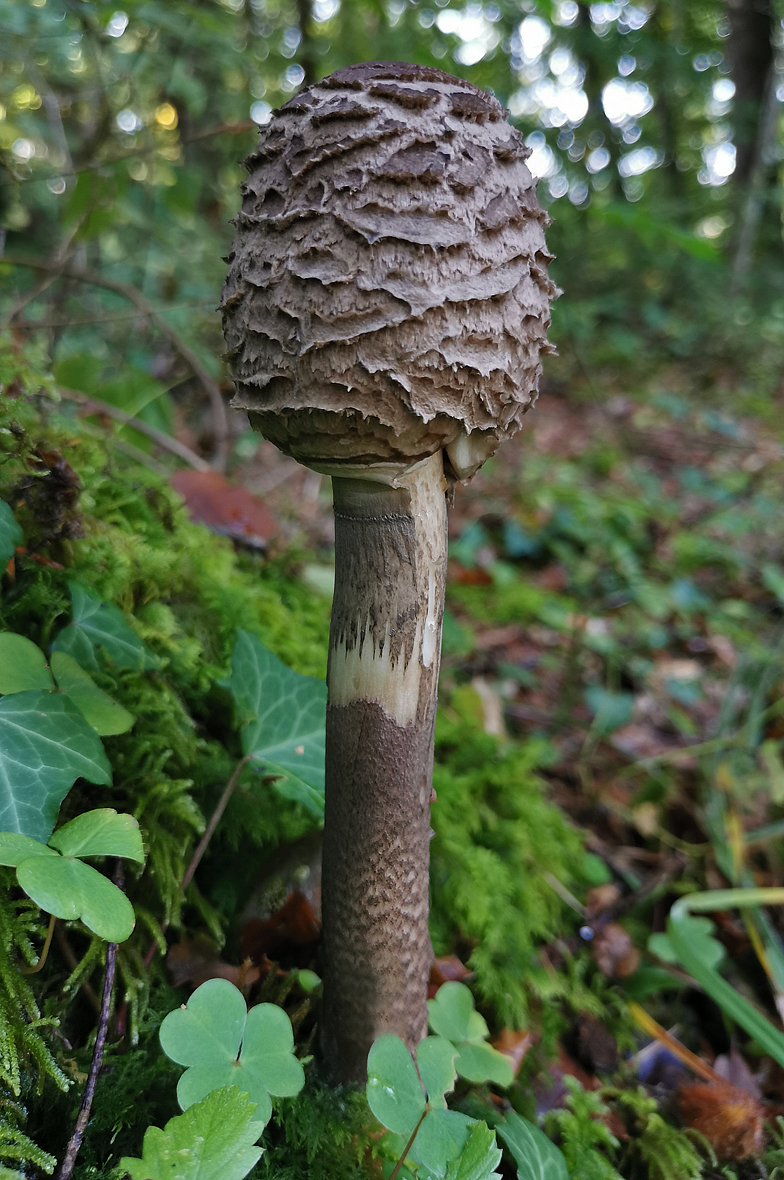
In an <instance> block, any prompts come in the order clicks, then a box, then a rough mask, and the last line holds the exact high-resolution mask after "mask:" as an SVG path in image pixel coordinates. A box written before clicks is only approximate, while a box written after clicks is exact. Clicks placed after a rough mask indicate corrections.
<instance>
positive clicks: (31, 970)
mask: <svg viewBox="0 0 784 1180" xmlns="http://www.w3.org/2000/svg"><path fill="white" fill-rule="evenodd" d="M56 921H57V918H55V916H54V914H52V915H51V917H50V918H49V925H48V926H47V928H46V938H45V939H44V945H43V947H42V948H41V953H40V955H39V956H38V962H37V963H33V965H32V967H23V968H22V975H37V974H38V972H39V971H40V970H41V968H42V967H43V965H44V963H45V962H46V960H47V957H48V955H49V947H50V946H51V945H52V935H53V934H54V927H55V922H56Z"/></svg>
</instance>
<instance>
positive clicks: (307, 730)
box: [228, 631, 327, 816]
mask: <svg viewBox="0 0 784 1180" xmlns="http://www.w3.org/2000/svg"><path fill="white" fill-rule="evenodd" d="M228 687H229V690H230V691H231V694H232V696H233V697H234V700H235V701H236V703H237V706H238V708H239V710H240V713H241V714H242V715H243V721H244V725H243V729H242V749H243V752H244V753H245V754H250V756H251V758H252V759H253V761H254V762H256V763H258V764H259V765H261V766H263V767H264V769H265V770H266V771H268V772H269V771H273V772H274V771H279V772H280V773H281V774H282V775H283V776H284V777H285V778H286V779H287V780H288V782H287V783H282V784H280V785H279V786H278V787H277V790H278V791H279V793H281V794H283V795H285V796H287V797H288V798H296V799H297V800H298V801H299V802H301V803H303V804H304V806H305V807H307V808H308V810H309V811H311V812H313V813H314V814H316V815H318V816H321V815H323V813H324V728H325V720H326V707H327V686H326V684H325V683H324V682H323V681H322V680H317V679H316V678H315V677H313V676H301V675H300V674H299V673H298V672H293V671H292V670H291V668H287V667H286V665H285V664H283V663H281V661H280V660H279V659H278V658H277V656H274V655H273V654H272V652H271V651H268V650H267V648H266V647H265V646H264V644H263V643H261V642H260V641H259V640H258V639H256V637H255V636H254V635H249V634H248V632H247V631H238V632H237V642H236V643H235V645H234V652H233V654H232V658H231V676H230V678H229V681H228Z"/></svg>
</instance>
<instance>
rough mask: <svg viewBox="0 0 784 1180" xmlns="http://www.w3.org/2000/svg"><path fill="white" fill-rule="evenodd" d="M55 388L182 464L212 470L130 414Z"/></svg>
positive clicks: (71, 399) (188, 451)
mask: <svg viewBox="0 0 784 1180" xmlns="http://www.w3.org/2000/svg"><path fill="white" fill-rule="evenodd" d="M57 388H58V389H59V391H60V393H62V394H63V395H64V396H65V397H67V398H68V399H69V400H70V401H75V402H78V403H79V404H80V405H82V406H84V407H85V409H87V410H89V411H90V412H91V413H94V414H105V415H106V417H107V418H114V420H115V421H116V422H122V424H123V426H132V427H133V429H134V430H138V431H139V433H140V434H146V435H147V438H151V439H152V441H153V442H154V443H157V444H158V446H159V447H163V448H164V449H165V450H167V451H171V453H172V454H173V455H177V457H178V458H180V459H182V460H183V462H184V463H188V464H189V465H190V466H191V467H195V469H196V470H197V471H211V470H212V468H211V467H210V465H209V463H208V462H207V461H206V459H202V457H201V455H197V454H196V452H195V451H192V450H191V449H190V447H186V446H185V443H181V442H180V441H179V439H176V438H173V437H172V435H170V434H165V433H164V431H162V430H158V429H157V427H155V426H148V424H147V423H146V422H142V421H141V419H140V418H134V417H133V415H132V414H126V412H125V410H120V409H118V407H117V406H112V405H110V404H109V403H108V402H104V401H100V400H99V399H98V398H97V397H87V395H86V394H84V393H79V392H78V391H77V390H75V389H65V388H64V387H63V386H62V385H58V387H57Z"/></svg>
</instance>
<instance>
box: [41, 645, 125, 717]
mask: <svg viewBox="0 0 784 1180" xmlns="http://www.w3.org/2000/svg"><path fill="white" fill-rule="evenodd" d="M51 662H52V672H53V674H54V677H55V679H56V681H57V687H58V688H59V689H60V692H62V693H64V694H65V695H66V696H67V697H70V698H71V700H72V701H73V702H74V704H75V705H76V706H77V708H78V709H79V710H80V711H81V712H82V713H83V714H84V719H85V721H86V722H87V724H88V725H91V726H92V727H93V729H94V730H95V732H96V733H98V734H100V735H101V737H109V736H110V735H112V734H117V733H126V732H127V731H128V730H129V729H130V728H131V726H132V725H133V723H134V721H135V720H136V718H135V717H134V715H133V713H129V712H128V710H127V709H124V708H123V706H122V705H121V704H120V703H119V702H118V701H115V700H114V699H113V698H112V697H110V696H109V694H108V692H104V691H103V689H102V688H99V687H98V685H97V684H96V683H95V681H94V680H93V678H92V676H91V675H90V673H89V672H86V671H85V670H84V668H82V666H81V665H80V664H79V663H77V661H76V660H75V659H74V657H73V656H72V655H69V654H68V652H65V651H53V652H52V661H51Z"/></svg>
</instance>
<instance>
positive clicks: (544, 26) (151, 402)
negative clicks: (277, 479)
mask: <svg viewBox="0 0 784 1180" xmlns="http://www.w3.org/2000/svg"><path fill="white" fill-rule="evenodd" d="M116 2H117V3H121V2H122V3H123V7H122V9H120V8H117V9H115V8H114V6H113V4H111V3H105V2H103V0H29V3H23V4H20V3H16V2H14V0H0V233H2V235H3V238H4V240H5V246H4V257H5V258H6V259H7V260H8V262H7V263H0V265H2V267H3V277H4V283H3V290H4V293H3V295H2V296H0V321H1V320H4V321H5V322H6V323H8V322H12V323H13V325H14V327H15V330H16V331H17V332H18V333H21V334H23V335H24V336H25V338H31V339H36V340H38V341H39V342H41V343H42V344H43V345H44V346H45V348H46V349H47V350H48V352H49V354H50V356H51V358H52V361H53V362H54V363H55V365H56V366H57V367H58V372H60V367H61V366H62V374H63V375H62V376H61V382H62V384H66V381H65V376H66V375H67V377H68V381H70V382H71V384H72V386H75V387H77V388H79V389H81V390H83V391H84V392H87V393H89V394H90V395H91V396H93V397H99V396H100V397H102V398H103V399H104V400H109V401H113V402H114V403H115V404H116V405H119V406H120V407H121V408H123V409H125V410H126V411H129V412H133V413H134V414H136V415H139V416H141V417H142V418H144V419H145V420H147V421H148V422H149V423H150V424H151V425H156V426H158V427H160V428H162V429H169V428H171V426H172V422H173V415H174V414H175V413H180V414H182V413H183V412H184V409H183V407H185V405H186V403H187V405H188V406H189V407H190V409H189V410H188V413H189V415H190V425H191V427H192V430H193V432H194V435H195V439H194V441H195V444H196V445H197V446H199V447H201V449H202V451H203V452H204V453H205V454H209V455H211V456H212V457H213V458H214V459H215V460H216V461H217V462H218V464H219V465H220V464H222V463H223V462H224V461H225V458H226V454H227V446H228V443H227V440H226V438H225V431H226V424H225V420H223V419H222V417H221V412H220V401H221V389H220V388H219V385H220V382H221V381H222V380H223V373H222V368H221V364H220V362H219V360H218V357H219V355H220V351H221V348H222V343H221V339H220V332H219V325H218V319H217V315H216V313H215V310H214V309H215V305H216V303H217V298H218V293H219V290H220V286H221V282H222V278H223V272H224V264H223V263H222V262H221V256H222V255H223V254H225V253H226V250H227V248H228V246H229V242H230V234H231V231H230V226H229V222H230V219H231V217H232V216H233V214H234V212H235V211H236V209H237V206H238V201H239V184H240V180H241V176H242V173H241V169H240V167H239V164H238V161H239V160H240V159H241V158H242V157H243V156H244V155H245V154H246V153H247V151H248V150H249V149H250V148H251V146H252V145H253V143H254V141H255V135H256V131H255V129H256V126H263V125H264V123H265V122H266V120H267V119H268V117H269V113H270V110H271V109H272V107H273V106H275V105H278V104H279V103H281V102H283V101H285V100H286V98H288V97H289V96H290V95H291V94H292V93H293V92H294V91H295V90H296V89H297V88H298V87H299V86H300V85H301V84H303V83H304V82H306V81H307V80H308V79H310V78H313V77H317V76H322V75H323V74H325V73H328V72H330V71H331V70H333V69H336V68H337V67H339V66H341V65H346V64H349V63H350V62H352V61H358V60H369V59H373V58H381V59H383V58H389V59H400V58H404V59H406V58H407V59H410V60H415V61H419V62H423V63H426V64H431V65H436V66H440V67H441V68H444V69H446V70H448V71H450V72H453V73H457V74H460V75H463V76H466V77H469V78H470V79H471V80H472V81H474V82H476V83H477V84H479V85H482V86H487V87H490V88H491V89H493V90H494V92H495V93H496V94H497V95H498V96H499V97H500V98H501V99H502V101H504V102H505V103H506V104H507V105H508V106H509V107H510V109H511V112H512V116H513V118H514V119H515V120H516V121H517V123H518V125H519V126H520V128H521V129H522V131H523V133H524V135H525V137H526V139H527V142H528V144H529V146H530V147H531V148H532V156H531V161H530V163H531V167H532V170H534V171H535V172H536V174H537V175H539V176H540V177H542V182H541V188H540V193H541V196H542V198H543V200H544V202H545V203H546V204H549V205H550V207H551V209H552V211H553V214H554V215H555V218H556V223H555V226H554V227H553V230H552V231H551V241H552V242H553V245H554V247H555V250H556V252H557V254H558V255H559V258H558V260H557V262H556V264H555V274H556V276H557V279H558V281H559V282H560V284H561V286H563V287H565V288H566V291H567V295H568V300H564V301H562V303H561V304H560V305H559V306H557V308H556V325H555V327H556V334H557V335H558V336H560V337H561V339H562V340H563V342H564V343H565V344H566V345H567V346H568V349H571V350H572V351H573V352H574V355H575V356H578V355H580V356H583V355H584V353H585V349H586V348H588V347H589V348H591V349H594V350H595V349H596V348H597V347H599V346H601V348H603V349H604V350H605V353H604V354H603V355H610V354H612V355H615V356H616V357H620V358H626V360H627V361H628V363H631V362H632V361H634V362H635V363H637V362H639V363H646V362H645V357H646V356H647V355H648V354H649V353H651V352H652V353H656V354H657V355H660V356H667V355H673V356H683V355H686V354H690V355H692V356H693V357H700V358H701V361H700V363H702V364H704V365H705V366H708V365H710V364H714V363H716V361H717V359H718V357H719V356H721V357H725V356H726V354H727V352H728V350H729V349H730V348H731V347H732V348H734V347H736V345H737V344H738V339H737V338H736V336H735V335H733V334H732V333H730V334H729V336H728V334H727V332H726V331H725V330H724V329H722V330H721V331H717V325H718V324H719V323H720V322H721V323H724V321H725V320H726V304H725V302H724V296H725V295H726V290H727V285H728V283H729V279H730V271H729V267H728V266H726V265H725V261H724V260H725V259H727V257H728V256H730V255H731V254H733V251H734V258H735V266H736V276H737V273H740V274H741V275H742V276H743V275H747V274H748V273H749V270H750V267H751V262H752V260H753V259H754V257H755V253H754V242H755V241H758V246H757V255H756V257H757V259H758V261H759V262H761V266H762V269H761V270H760V276H761V278H760V281H759V283H758V284H757V286H755V284H754V283H752V284H751V287H750V288H749V290H748V291H747V293H746V296H745V297H746V298H751V299H754V300H757V301H758V302H757V305H756V306H757V310H756V311H755V314H754V317H753V322H754V323H755V325H756V324H758V323H762V320H761V319H760V314H761V313H760V309H761V308H763V307H767V308H770V307H771V301H772V300H775V299H784V268H783V267H782V265H781V190H780V186H779V184H778V180H777V173H778V170H779V167H780V165H779V157H780V144H781V129H780V125H779V122H780V121H779V109H780V102H779V99H778V97H777V94H778V93H780V88H781V84H782V79H781V77H780V75H779V74H778V72H777V58H776V55H775V53H773V52H772V50H771V43H772V42H771V37H772V32H773V33H775V31H776V30H777V29H778V28H779V22H778V21H777V20H774V19H773V17H772V10H771V9H770V7H768V6H766V4H765V0H727V2H726V3H725V0H690V2H689V3H688V4H684V3H683V2H682V0H645V2H643V0H639V2H636V3H632V2H630V0H613V2H603V3H590V4H589V3H587V0H580V3H577V0H539V3H538V4H537V3H534V0H487V2H485V0H432V3H431V0H166V3H164V2H163V0H116ZM766 71H767V76H768V81H769V85H768V90H767V91H766V92H764V93H763V91H762V89H761V85H762V81H761V76H762V74H764V73H765V72H766ZM763 80H764V79H763ZM765 94H767V96H768V100H767V101H765ZM760 104H761V105H760ZM760 110H762V113H763V123H764V129H765V135H766V136H767V139H766V140H765V143H764V145H763V147H764V152H763V151H762V148H761V147H760V144H761V142H762V141H761V139H760ZM754 145H757V146H754ZM755 152H756V155H755ZM761 152H762V155H761V154H760V153H761ZM755 160H757V161H758V164H757V167H756V171H755V164H754V161H755ZM743 185H745V186H746V187H745V188H743V187H742V186H743ZM741 192H742V193H743V194H744V195H743V197H742V199H741V196H740V194H741ZM749 194H750V196H749ZM750 200H751V204H750V203H749V201H750ZM733 239H734V246H733V247H732V248H731V247H730V242H731V240H733ZM741 247H742V257H741V259H740V265H739V264H738V250H739V249H741ZM22 264H24V265H22ZM763 286H764V289H763ZM782 307H784V304H782ZM745 314H746V313H745V312H743V315H744V316H745ZM738 326H739V328H740V327H741V326H742V325H738ZM776 331H778V329H776ZM743 335H744V333H740V332H739V333H738V334H737V336H738V337H740V336H743ZM748 335H749V334H748V332H746V333H745V336H746V337H748ZM730 337H732V344H730ZM743 347H746V346H745V345H744V346H743ZM608 349H609V352H607V350H608ZM562 351H564V352H567V351H568V350H567V349H562ZM88 387H89V388H88ZM227 391H228V387H227V385H224V388H223V392H227ZM186 394H187V398H186V396H185V395H186Z"/></svg>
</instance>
